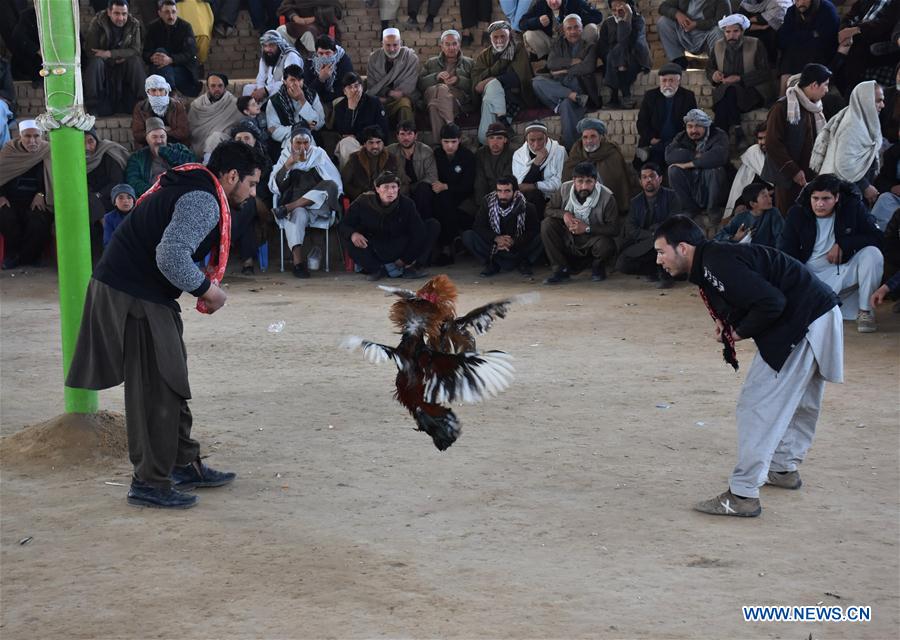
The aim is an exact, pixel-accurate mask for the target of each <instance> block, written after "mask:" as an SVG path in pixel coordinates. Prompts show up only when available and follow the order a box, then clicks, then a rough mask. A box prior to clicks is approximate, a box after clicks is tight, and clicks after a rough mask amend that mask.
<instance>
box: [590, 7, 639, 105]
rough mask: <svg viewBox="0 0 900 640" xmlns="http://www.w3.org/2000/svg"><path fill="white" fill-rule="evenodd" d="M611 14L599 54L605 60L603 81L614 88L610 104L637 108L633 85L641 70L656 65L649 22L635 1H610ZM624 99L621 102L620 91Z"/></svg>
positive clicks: (600, 39)
mask: <svg viewBox="0 0 900 640" xmlns="http://www.w3.org/2000/svg"><path fill="white" fill-rule="evenodd" d="M609 7H610V9H612V15H610V16H609V17H608V18H607V19H606V20H604V21H603V24H602V25H600V34H599V37H598V39H597V55H598V56H599V57H600V59H601V60H603V84H605V85H606V86H607V87H609V88H610V92H611V94H612V95H611V97H610V102H609V106H610V107H619V106H621V107H624V108H625V109H633V108H634V105H635V99H634V98H633V97H632V96H631V86H632V85H633V84H634V81H635V80H636V79H637V76H638V74H639V73H646V72H647V71H650V69H651V68H652V67H653V63H652V62H651V60H650V45H649V44H647V33H646V24H645V23H644V18H643V16H642V15H641V14H640V13H638V11H637V8H635V6H634V2H633V0H610V3H609ZM620 92H621V94H622V100H621V101H619V93H620Z"/></svg>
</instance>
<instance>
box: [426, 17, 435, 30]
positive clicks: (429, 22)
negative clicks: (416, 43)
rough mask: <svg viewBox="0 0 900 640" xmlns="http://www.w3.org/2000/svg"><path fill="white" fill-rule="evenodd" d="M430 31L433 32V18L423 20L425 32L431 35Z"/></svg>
mask: <svg viewBox="0 0 900 640" xmlns="http://www.w3.org/2000/svg"><path fill="white" fill-rule="evenodd" d="M432 31H434V18H432V17H431V16H428V17H427V18H425V32H426V33H431V32H432Z"/></svg>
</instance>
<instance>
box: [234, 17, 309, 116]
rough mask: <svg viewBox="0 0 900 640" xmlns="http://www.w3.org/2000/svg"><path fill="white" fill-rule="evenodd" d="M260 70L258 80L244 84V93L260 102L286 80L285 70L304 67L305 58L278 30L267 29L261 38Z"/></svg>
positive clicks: (257, 75)
mask: <svg viewBox="0 0 900 640" xmlns="http://www.w3.org/2000/svg"><path fill="white" fill-rule="evenodd" d="M259 47H260V56H259V71H258V72H257V73H256V82H254V83H253V84H248V85H245V86H244V91H243V93H244V95H245V96H253V97H254V98H255V99H256V101H257V102H258V103H260V104H262V103H263V101H264V100H265V99H266V98H268V97H270V96H274V95H275V94H276V93H278V91H279V90H280V89H281V85H282V83H283V82H284V70H285V69H287V68H288V67H292V66H296V67H300V69H301V70H302V69H303V58H302V57H301V56H300V53H299V52H298V51H297V49H295V48H294V46H293V45H292V44H291V43H289V42H288V41H287V40H285V39H284V36H282V35H281V34H280V33H278V32H277V31H266V32H265V33H264V34H262V35H261V36H260V38H259Z"/></svg>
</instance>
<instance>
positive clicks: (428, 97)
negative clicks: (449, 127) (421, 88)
mask: <svg viewBox="0 0 900 640" xmlns="http://www.w3.org/2000/svg"><path fill="white" fill-rule="evenodd" d="M425 104H426V105H427V109H428V119H429V120H430V121H431V135H432V140H433V141H434V142H435V143H437V142H440V140H441V128H442V127H443V126H444V125H445V124H448V123H450V122H453V121H454V120H456V116H457V115H458V114H459V104H458V103H457V102H456V98H454V97H453V93H452V92H451V91H450V87H448V86H447V85H445V84H440V83H438V84H436V85H433V86H431V87H428V88H427V89H425Z"/></svg>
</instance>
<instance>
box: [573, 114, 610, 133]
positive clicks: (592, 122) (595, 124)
mask: <svg viewBox="0 0 900 640" xmlns="http://www.w3.org/2000/svg"><path fill="white" fill-rule="evenodd" d="M575 128H576V129H577V130H578V133H584V130H585V129H593V130H594V131H596V132H597V133H599V134H600V135H601V136H605V135H606V124H604V122H603V120H598V119H597V118H582V119H581V120H579V121H578V124H577V125H576V126H575Z"/></svg>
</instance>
